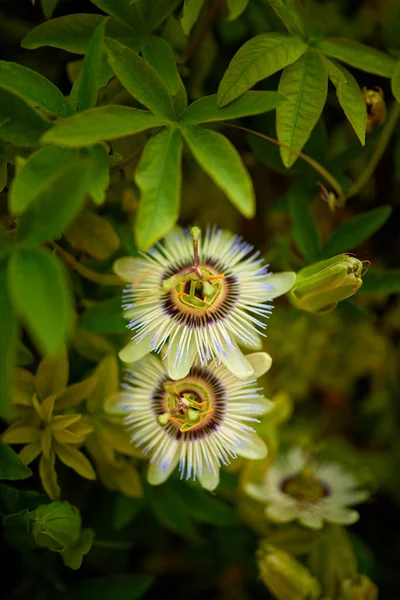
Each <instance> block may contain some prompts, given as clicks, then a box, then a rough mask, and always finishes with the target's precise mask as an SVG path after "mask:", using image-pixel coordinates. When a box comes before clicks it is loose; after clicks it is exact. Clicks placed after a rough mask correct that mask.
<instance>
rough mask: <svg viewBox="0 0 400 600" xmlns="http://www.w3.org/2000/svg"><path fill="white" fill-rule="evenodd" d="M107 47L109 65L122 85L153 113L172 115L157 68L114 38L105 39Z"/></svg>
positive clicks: (165, 115) (167, 93)
mask: <svg viewBox="0 0 400 600" xmlns="http://www.w3.org/2000/svg"><path fill="white" fill-rule="evenodd" d="M107 48H108V50H109V54H108V56H109V61H110V65H111V67H112V68H113V70H114V73H115V74H116V76H117V77H118V79H119V80H120V82H121V83H122V85H123V86H124V88H125V89H126V90H127V91H128V92H129V93H130V94H132V96H133V97H134V98H136V100H138V101H139V102H140V103H141V104H143V105H144V106H146V107H147V108H149V109H150V110H151V111H152V112H153V113H155V114H158V115H161V116H163V117H166V118H167V119H173V118H174V109H173V106H172V100H171V96H170V95H169V92H168V88H167V86H166V84H165V82H164V80H163V79H162V78H161V77H160V75H159V74H158V73H157V71H156V70H155V69H153V67H152V66H151V65H149V64H148V63H147V62H146V61H145V60H144V59H143V58H141V57H140V56H139V55H138V54H136V53H135V52H132V50H130V49H129V48H127V47H126V46H124V45H122V44H120V43H119V42H116V41H115V40H108V42H107Z"/></svg>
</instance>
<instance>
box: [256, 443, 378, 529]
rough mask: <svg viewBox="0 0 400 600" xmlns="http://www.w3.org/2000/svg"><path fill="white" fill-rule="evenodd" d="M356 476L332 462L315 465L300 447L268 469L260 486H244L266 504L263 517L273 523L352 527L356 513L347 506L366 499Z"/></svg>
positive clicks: (357, 516)
mask: <svg viewBox="0 0 400 600" xmlns="http://www.w3.org/2000/svg"><path fill="white" fill-rule="evenodd" d="M357 487H358V483H357V480H356V479H355V477H353V475H351V474H350V473H348V472H346V471H344V470H343V469H342V467H340V466H339V465H337V464H334V463H318V462H315V461H314V460H313V459H312V458H310V457H309V456H308V455H307V454H306V453H305V452H304V450H302V449H301V448H293V449H292V450H291V451H290V452H289V453H288V454H287V455H286V457H284V458H281V459H279V460H278V462H277V463H276V464H275V465H273V466H272V467H270V468H269V469H268V470H267V472H266V475H265V478H264V481H263V483H262V484H261V485H256V484H252V483H248V484H246V488H245V489H246V492H247V493H248V495H249V496H251V497H252V498H254V499H255V500H259V501H260V502H265V503H266V504H267V507H266V510H265V512H266V515H267V517H268V518H269V519H270V520H271V521H274V522H275V523H288V522H290V521H294V520H297V521H299V522H300V523H301V524H302V525H304V526H305V527H309V528H311V529H321V528H322V526H323V524H324V521H326V522H328V523H335V524H338V525H351V524H353V523H355V522H356V521H357V520H358V519H359V514H358V512H357V511H355V510H351V509H349V508H348V506H352V505H354V504H358V503H359V502H363V501H364V500H366V499H367V498H368V496H369V494H368V492H367V491H366V490H360V489H357Z"/></svg>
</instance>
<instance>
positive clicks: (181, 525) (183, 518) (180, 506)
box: [145, 484, 199, 541]
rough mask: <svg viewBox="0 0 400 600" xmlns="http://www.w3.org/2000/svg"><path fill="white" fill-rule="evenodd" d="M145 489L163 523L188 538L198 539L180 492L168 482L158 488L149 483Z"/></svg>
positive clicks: (158, 517) (147, 499) (152, 507)
mask: <svg viewBox="0 0 400 600" xmlns="http://www.w3.org/2000/svg"><path fill="white" fill-rule="evenodd" d="M145 491H146V501H147V502H148V503H149V504H150V507H151V509H152V510H153V512H154V514H155V516H156V517H157V519H158V521H159V522H160V523H161V525H163V526H164V527H166V528H167V529H169V530H170V531H172V532H173V533H176V534H177V535H179V536H182V537H184V538H186V539H188V540H191V541H198V539H199V536H198V533H197V531H196V529H195V527H194V525H193V522H192V519H191V517H190V515H189V511H188V509H187V506H186V504H185V503H184V501H183V500H182V498H181V497H180V494H179V493H178V492H176V491H175V490H173V489H172V488H171V487H170V486H168V484H167V485H165V484H164V485H162V486H157V488H154V487H152V486H150V485H147V486H146V488H145Z"/></svg>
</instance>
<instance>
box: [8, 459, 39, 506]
mask: <svg viewBox="0 0 400 600" xmlns="http://www.w3.org/2000/svg"><path fill="white" fill-rule="evenodd" d="M24 466H25V465H24ZM26 468H27V467H26ZM0 469H1V466H0ZM46 500H47V498H46V496H45V495H44V494H39V492H34V491H30V490H28V491H25V490H16V489H15V488H13V487H10V486H9V485H5V484H4V483H1V484H0V509H1V510H2V511H4V512H7V513H17V512H21V511H22V510H34V509H35V508H37V507H38V506H39V505H40V504H44V503H45V502H46Z"/></svg>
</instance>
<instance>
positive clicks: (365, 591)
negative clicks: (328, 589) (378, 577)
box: [340, 575, 378, 600]
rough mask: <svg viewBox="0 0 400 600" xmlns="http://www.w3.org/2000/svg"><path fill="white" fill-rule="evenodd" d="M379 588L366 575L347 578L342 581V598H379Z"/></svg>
mask: <svg viewBox="0 0 400 600" xmlns="http://www.w3.org/2000/svg"><path fill="white" fill-rule="evenodd" d="M377 599H378V588H377V586H376V585H375V584H374V583H373V582H372V581H371V580H370V578H369V577H367V576H366V575H360V576H359V577H356V578H354V579H346V580H345V581H344V582H343V583H342V590H341V595H340V600H377Z"/></svg>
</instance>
